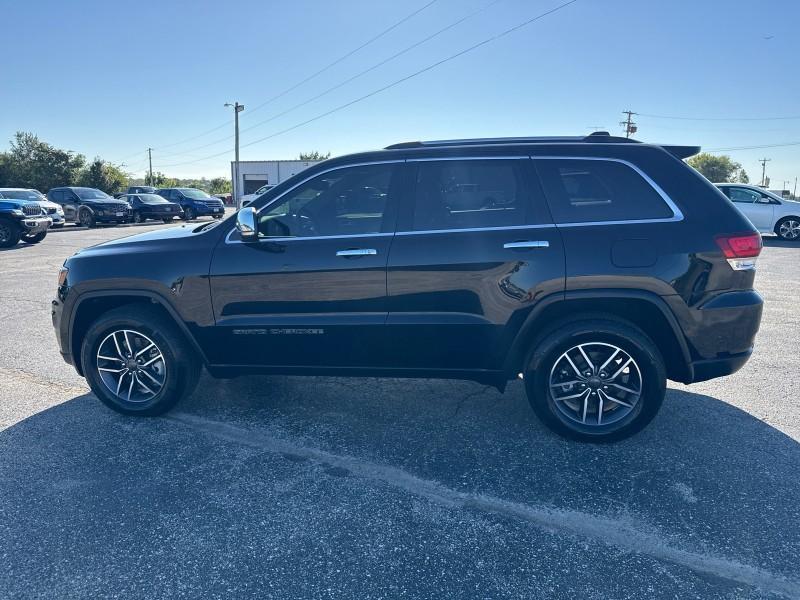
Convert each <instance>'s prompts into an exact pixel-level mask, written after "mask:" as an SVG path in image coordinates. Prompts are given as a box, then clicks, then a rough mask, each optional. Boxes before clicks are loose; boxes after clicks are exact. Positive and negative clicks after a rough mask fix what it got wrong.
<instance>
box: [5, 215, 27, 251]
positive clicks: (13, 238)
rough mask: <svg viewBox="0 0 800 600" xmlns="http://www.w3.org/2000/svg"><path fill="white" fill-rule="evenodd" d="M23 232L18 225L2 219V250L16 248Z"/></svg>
mask: <svg viewBox="0 0 800 600" xmlns="http://www.w3.org/2000/svg"><path fill="white" fill-rule="evenodd" d="M21 234H22V232H21V231H20V230H19V227H18V226H17V225H16V223H13V222H12V221H8V220H6V219H0V248H11V247H12V246H16V245H17V242H19V238H20V236H21Z"/></svg>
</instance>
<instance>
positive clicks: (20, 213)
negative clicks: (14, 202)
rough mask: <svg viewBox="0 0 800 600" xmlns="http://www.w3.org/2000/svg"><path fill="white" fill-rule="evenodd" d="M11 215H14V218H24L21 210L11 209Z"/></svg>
mask: <svg viewBox="0 0 800 600" xmlns="http://www.w3.org/2000/svg"><path fill="white" fill-rule="evenodd" d="M11 214H12V215H14V216H15V217H24V216H25V213H24V212H22V209H20V208H12V209H11Z"/></svg>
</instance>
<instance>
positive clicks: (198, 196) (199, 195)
mask: <svg viewBox="0 0 800 600" xmlns="http://www.w3.org/2000/svg"><path fill="white" fill-rule="evenodd" d="M181 193H182V194H183V195H184V196H186V197H187V198H192V199H193V200H203V199H204V198H211V196H209V195H208V194H206V193H205V192H204V191H202V190H188V189H186V188H183V189H181Z"/></svg>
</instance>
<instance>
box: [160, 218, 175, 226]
mask: <svg viewBox="0 0 800 600" xmlns="http://www.w3.org/2000/svg"><path fill="white" fill-rule="evenodd" d="M161 220H162V221H164V223H166V224H167V225H169V224H170V223H172V217H170V218H169V219H161Z"/></svg>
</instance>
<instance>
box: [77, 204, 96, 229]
mask: <svg viewBox="0 0 800 600" xmlns="http://www.w3.org/2000/svg"><path fill="white" fill-rule="evenodd" d="M78 223H80V224H81V225H82V226H83V227H95V226H96V225H97V221H96V220H95V218H94V213H93V212H92V211H90V210H89V209H88V208H84V209H83V210H82V211H81V212H80V213H79V214H78Z"/></svg>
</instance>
